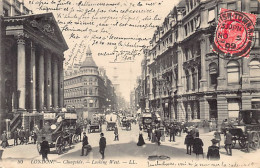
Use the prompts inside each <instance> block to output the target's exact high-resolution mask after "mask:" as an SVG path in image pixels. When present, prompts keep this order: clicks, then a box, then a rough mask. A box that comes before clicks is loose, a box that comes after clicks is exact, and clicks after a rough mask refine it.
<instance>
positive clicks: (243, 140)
mask: <svg viewBox="0 0 260 168" xmlns="http://www.w3.org/2000/svg"><path fill="white" fill-rule="evenodd" d="M238 143H239V146H240V147H241V148H244V147H246V138H245V137H242V138H241V139H240V140H239V142H238Z"/></svg>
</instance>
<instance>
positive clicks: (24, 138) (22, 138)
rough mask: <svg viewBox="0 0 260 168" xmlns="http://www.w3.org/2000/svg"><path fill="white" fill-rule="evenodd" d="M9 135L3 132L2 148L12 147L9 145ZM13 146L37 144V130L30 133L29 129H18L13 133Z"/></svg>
mask: <svg viewBox="0 0 260 168" xmlns="http://www.w3.org/2000/svg"><path fill="white" fill-rule="evenodd" d="M8 139H9V138H8V135H7V133H6V131H4V132H3V134H2V136H1V140H2V147H3V148H6V147H8V146H10V144H9V143H8ZM12 139H13V146H17V145H27V144H29V143H32V144H36V141H37V134H36V130H35V129H34V130H32V131H29V129H24V128H23V127H20V128H17V129H15V130H14V131H13V132H12Z"/></svg>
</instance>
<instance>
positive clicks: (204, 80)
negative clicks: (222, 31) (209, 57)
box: [200, 36, 207, 91]
mask: <svg viewBox="0 0 260 168" xmlns="http://www.w3.org/2000/svg"><path fill="white" fill-rule="evenodd" d="M206 41H207V36H204V37H202V39H201V40H200V47H201V56H200V57H201V80H200V90H201V91H206V90H207V73H206V54H207V42H206Z"/></svg>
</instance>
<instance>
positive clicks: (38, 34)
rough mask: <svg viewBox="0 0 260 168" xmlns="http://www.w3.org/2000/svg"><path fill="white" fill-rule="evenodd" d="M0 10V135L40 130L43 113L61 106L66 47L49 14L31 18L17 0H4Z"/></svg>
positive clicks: (21, 3)
mask: <svg viewBox="0 0 260 168" xmlns="http://www.w3.org/2000/svg"><path fill="white" fill-rule="evenodd" d="M18 4H19V5H20V8H18V6H17V5H18ZM2 9H3V11H4V12H2V13H1V20H2V21H1V25H2V26H1V28H2V31H1V32H2V36H1V41H2V42H3V44H2V45H1V50H2V52H1V64H2V65H4V66H1V68H2V69H1V73H0V75H1V77H0V78H1V81H0V82H1V83H0V86H1V87H2V89H1V97H0V99H1V100H0V101H1V114H0V119H1V127H0V128H1V130H0V132H2V130H8V131H13V130H14V129H15V128H17V127H19V126H23V127H24V128H25V129H30V130H32V129H33V127H34V126H35V125H37V126H38V127H39V128H41V127H42V125H43V113H42V112H43V110H44V111H45V112H47V111H49V110H51V108H52V107H55V108H56V107H59V108H61V107H63V61H64V55H63V53H64V51H66V50H67V49H68V46H67V44H66V42H65V40H64V38H63V35H62V33H61V31H60V29H59V27H58V25H57V23H56V21H55V18H54V16H53V14H52V13H45V14H37V15H32V14H30V12H29V10H28V9H27V8H26V7H24V6H23V2H20V1H17V0H14V1H12V2H11V1H10V2H9V1H3V2H2ZM44 107H45V108H46V109H45V108H44ZM2 109H3V110H2ZM4 120H9V122H4Z"/></svg>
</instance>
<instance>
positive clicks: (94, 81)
mask: <svg viewBox="0 0 260 168" xmlns="http://www.w3.org/2000/svg"><path fill="white" fill-rule="evenodd" d="M83 81H85V83H84V85H92V84H96V85H97V83H98V79H97V78H96V77H83V78H75V79H70V80H66V81H64V85H65V86H69V85H73V84H77V83H82V82H83ZM87 82H88V83H87Z"/></svg>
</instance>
